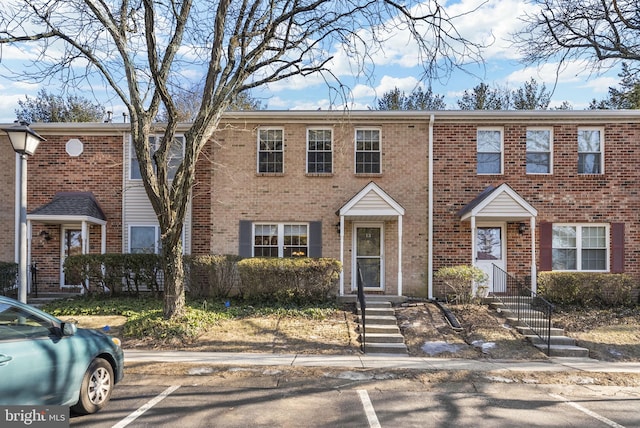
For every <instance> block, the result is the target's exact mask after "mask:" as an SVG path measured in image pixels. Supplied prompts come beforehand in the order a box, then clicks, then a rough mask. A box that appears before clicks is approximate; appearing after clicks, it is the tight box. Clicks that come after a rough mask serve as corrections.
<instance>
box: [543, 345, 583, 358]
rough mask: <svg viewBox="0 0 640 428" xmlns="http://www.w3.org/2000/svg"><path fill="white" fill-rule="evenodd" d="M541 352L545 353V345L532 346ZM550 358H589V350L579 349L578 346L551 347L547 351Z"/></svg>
mask: <svg viewBox="0 0 640 428" xmlns="http://www.w3.org/2000/svg"><path fill="white" fill-rule="evenodd" d="M534 346H535V347H536V348H538V349H540V350H541V351H542V352H545V353H546V352H547V345H534ZM549 356H550V357H579V358H586V357H588V356H589V350H588V349H587V348H581V347H579V346H572V345H551V348H550V349H549Z"/></svg>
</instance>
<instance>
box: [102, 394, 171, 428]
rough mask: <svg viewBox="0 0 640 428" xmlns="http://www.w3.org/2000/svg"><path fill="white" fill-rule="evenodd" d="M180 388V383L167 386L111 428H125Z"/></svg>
mask: <svg viewBox="0 0 640 428" xmlns="http://www.w3.org/2000/svg"><path fill="white" fill-rule="evenodd" d="M178 388H180V385H173V386H170V387H169V388H167V389H165V390H164V391H162V393H161V394H159V395H157V396H156V397H155V398H154V399H153V400H150V401H148V402H147V403H146V404H145V405H144V406H141V407H139V408H138V410H136V411H135V412H133V413H131V414H130V415H129V416H127V417H126V418H124V419H123V420H121V421H120V422H118V423H117V424H115V425H114V426H113V427H111V428H124V427H126V426H127V425H129V424H130V423H131V422H133V421H135V420H136V419H138V417H140V416H141V415H142V414H143V413H144V412H146V411H147V410H149V409H150V408H152V407H153V406H155V405H156V404H158V403H159V402H161V401H162V400H164V399H165V398H167V396H168V395H169V394H171V393H172V392H173V391H175V390H176V389H178Z"/></svg>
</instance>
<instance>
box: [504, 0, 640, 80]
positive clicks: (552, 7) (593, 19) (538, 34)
mask: <svg viewBox="0 0 640 428" xmlns="http://www.w3.org/2000/svg"><path fill="white" fill-rule="evenodd" d="M533 3H534V4H536V5H538V6H539V9H538V11H537V12H536V13H532V14H528V15H526V16H525V17H524V18H523V19H524V21H525V23H526V25H525V27H524V28H523V29H522V30H521V31H519V32H518V33H516V34H515V35H514V41H515V43H516V46H517V47H518V49H519V50H520V52H521V53H522V54H523V55H524V57H523V60H524V61H525V62H526V63H529V64H542V63H546V62H548V61H549V60H550V59H557V60H558V61H559V67H562V66H563V64H566V63H567V62H569V61H573V60H583V61H587V62H588V63H589V64H590V65H591V67H592V70H593V71H598V70H600V69H608V68H610V67H611V66H613V65H614V64H616V63H617V62H618V61H620V60H627V61H633V62H634V64H636V65H635V66H634V67H633V68H634V72H636V73H637V71H638V69H639V68H638V65H637V64H640V63H637V62H635V61H638V60H640V15H638V1H637V0H611V1H604V0H536V1H533Z"/></svg>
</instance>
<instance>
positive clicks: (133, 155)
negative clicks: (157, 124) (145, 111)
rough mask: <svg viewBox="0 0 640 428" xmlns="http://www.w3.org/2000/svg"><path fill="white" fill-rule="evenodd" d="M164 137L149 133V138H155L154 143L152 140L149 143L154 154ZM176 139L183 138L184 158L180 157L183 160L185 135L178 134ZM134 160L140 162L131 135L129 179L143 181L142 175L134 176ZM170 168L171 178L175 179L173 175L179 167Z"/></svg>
mask: <svg viewBox="0 0 640 428" xmlns="http://www.w3.org/2000/svg"><path fill="white" fill-rule="evenodd" d="M162 137H163V134H151V135H149V139H152V138H153V139H154V142H153V144H152V143H151V142H150V143H149V149H150V150H151V151H152V152H151V154H152V155H153V153H154V152H155V151H156V150H157V149H158V144H160V141H161V139H162ZM175 139H177V140H182V158H181V159H180V162H181V161H182V159H184V150H185V139H184V135H183V134H176V135H175ZM134 162H135V163H136V164H138V157H137V156H136V151H135V149H134V148H133V139H132V138H131V136H129V180H131V181H141V180H142V175H141V176H140V177H134V176H133V164H134ZM170 163H171V159H169V164H170ZM178 164H179V163H178ZM138 165H139V164H138ZM168 169H169V170H168V174H169V180H173V177H174V176H175V172H176V170H177V167H176V168H175V169H174V170H172V169H171V168H170V167H169V168H168ZM138 170H140V167H139V166H138Z"/></svg>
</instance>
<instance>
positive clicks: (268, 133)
mask: <svg viewBox="0 0 640 428" xmlns="http://www.w3.org/2000/svg"><path fill="white" fill-rule="evenodd" d="M283 142H284V140H283V134H282V129H261V130H260V131H259V143H258V150H259V151H258V172H265V173H281V172H283V171H284V163H283V161H284V150H283V147H284V145H283Z"/></svg>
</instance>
